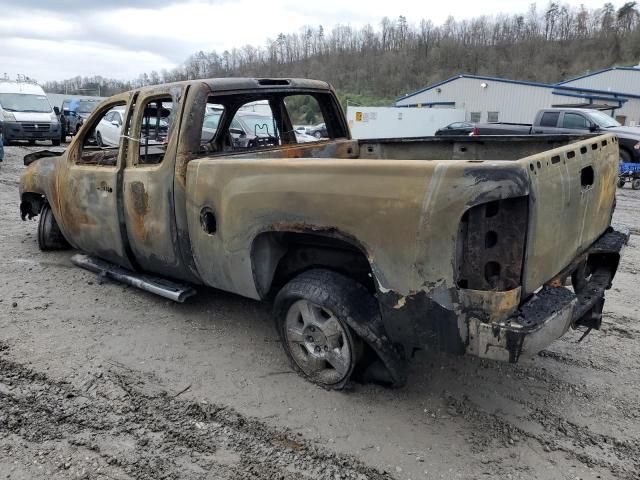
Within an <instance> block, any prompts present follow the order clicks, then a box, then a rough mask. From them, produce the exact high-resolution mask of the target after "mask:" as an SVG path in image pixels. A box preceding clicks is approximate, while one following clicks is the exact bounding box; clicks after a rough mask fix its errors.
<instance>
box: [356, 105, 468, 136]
mask: <svg viewBox="0 0 640 480" xmlns="http://www.w3.org/2000/svg"><path fill="white" fill-rule="evenodd" d="M464 116H465V112H464V110H462V109H457V108H447V109H444V108H394V107H355V106H353V105H349V106H348V107H347V121H348V122H349V128H350V130H351V136H352V137H353V138H357V139H367V138H398V137H402V138H409V137H428V136H431V135H433V134H435V133H436V130H437V129H439V128H441V127H444V126H445V125H449V124H450V123H453V122H461V121H463V120H464Z"/></svg>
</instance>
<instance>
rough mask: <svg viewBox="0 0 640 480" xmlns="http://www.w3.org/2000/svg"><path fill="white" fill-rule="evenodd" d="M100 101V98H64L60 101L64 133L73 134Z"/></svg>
mask: <svg viewBox="0 0 640 480" xmlns="http://www.w3.org/2000/svg"><path fill="white" fill-rule="evenodd" d="M100 102H101V100H95V99H82V100H77V99H70V98H67V99H65V100H64V101H63V102H62V115H63V118H64V125H63V128H64V130H65V132H66V135H75V134H76V133H77V132H78V130H80V127H81V126H82V123H83V122H84V121H85V120H86V118H87V117H88V116H89V114H90V113H91V112H93V110H94V109H95V108H96V106H98V105H99V104H100Z"/></svg>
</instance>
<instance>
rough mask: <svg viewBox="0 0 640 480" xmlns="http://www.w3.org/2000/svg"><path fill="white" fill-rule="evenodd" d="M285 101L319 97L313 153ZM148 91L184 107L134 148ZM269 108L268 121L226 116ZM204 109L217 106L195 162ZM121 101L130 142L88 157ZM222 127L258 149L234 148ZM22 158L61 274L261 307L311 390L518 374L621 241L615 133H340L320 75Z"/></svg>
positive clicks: (590, 310)
mask: <svg viewBox="0 0 640 480" xmlns="http://www.w3.org/2000/svg"><path fill="white" fill-rule="evenodd" d="M294 95H295V96H300V95H308V96H310V97H313V98H314V99H315V100H316V101H317V102H318V103H319V105H320V107H321V108H320V110H321V111H322V112H323V116H324V119H325V121H326V122H327V123H326V127H327V128H326V131H327V134H328V140H327V141H325V142H315V143H306V144H302V145H301V144H298V142H297V139H296V138H295V137H293V136H292V135H288V134H283V135H278V132H291V131H292V130H293V126H292V125H291V120H290V118H291V113H290V112H289V111H288V110H287V102H286V100H287V98H289V97H291V96H294ZM162 98H168V99H175V100H174V102H175V101H178V100H177V99H180V102H181V103H180V108H179V109H174V111H173V113H172V121H171V125H172V126H174V125H179V126H180V128H179V129H175V130H173V132H174V134H175V135H176V137H175V138H172V141H169V142H168V143H164V144H157V145H155V146H154V147H153V148H147V147H146V146H145V148H140V149H137V148H132V147H131V146H132V145H135V144H136V142H137V140H135V139H134V138H133V137H137V136H138V135H143V133H142V132H143V131H145V130H148V128H147V125H148V124H147V123H146V122H145V120H146V119H147V118H149V116H148V115H147V110H146V108H147V105H148V104H149V103H150V102H158V103H159V102H162V101H163V100H162ZM264 99H268V101H269V104H270V105H271V106H272V107H273V109H274V111H278V112H279V113H280V114H279V115H277V116H274V117H273V118H272V117H270V116H267V117H266V118H265V116H261V117H260V116H259V117H251V118H250V117H249V115H246V116H245V115H244V114H242V115H240V116H239V117H238V118H236V119H234V116H235V115H236V112H237V111H238V109H239V108H240V106H241V105H242V104H243V103H247V102H253V101H261V100H264ZM204 103H211V104H222V105H223V107H224V109H225V110H224V111H225V112H227V113H228V115H225V114H223V115H222V116H221V118H220V119H219V123H218V128H217V131H216V133H215V136H214V138H213V139H212V140H211V142H210V145H211V147H212V148H211V149H208V150H207V149H204V148H203V147H204V146H203V145H202V143H201V137H202V127H203V123H204V121H205V115H204V111H205V105H204ZM125 104H126V105H127V106H126V108H127V109H128V110H130V111H131V112H132V117H131V118H132V119H133V120H132V122H131V124H130V126H129V127H128V128H129V129H130V132H131V133H130V135H131V137H130V138H131V139H130V140H129V141H128V142H124V141H120V143H119V146H118V147H98V146H95V145H93V144H92V142H91V134H92V132H93V127H94V125H95V124H96V123H97V122H99V120H100V119H101V118H102V116H103V115H105V114H106V113H107V112H109V113H111V112H113V111H116V110H118V109H120V108H123V105H125ZM247 113H252V112H247ZM158 117H160V115H159V114H158ZM158 117H157V118H158ZM112 118H113V117H112ZM233 120H238V121H237V124H240V125H242V126H243V131H242V132H235V133H236V134H237V135H242V133H244V135H245V136H246V137H249V136H250V135H252V136H253V139H254V140H257V139H258V138H259V136H261V135H264V137H262V138H265V139H266V140H265V141H264V142H259V141H255V142H254V143H253V144H252V145H250V146H249V145H247V147H246V148H235V147H234V146H233V145H229V131H230V129H231V130H233V129H234V128H236V127H234V125H233ZM157 124H158V122H156V125H157ZM245 127H246V130H245V129H244V128H245ZM132 142H133V143H132ZM454 146H455V148H454ZM125 148H126V149H127V150H126V152H125V151H120V149H125ZM147 150H153V151H154V152H153V158H152V161H151V162H149V161H148V158H147ZM125 154H126V155H127V158H126V161H118V159H121V158H123V157H124V155H125ZM487 160H489V161H487ZM24 162H25V165H26V168H25V169H24V171H23V173H22V176H21V179H20V191H19V194H20V211H21V215H22V217H23V218H24V219H26V218H32V217H34V216H38V215H39V216H40V220H39V223H38V244H39V246H40V248H41V249H42V250H51V249H56V248H65V247H66V246H68V245H69V244H70V245H71V246H73V247H75V248H77V249H79V250H81V251H83V252H85V253H84V254H78V255H75V256H74V257H72V261H73V262H74V263H75V264H77V265H80V266H82V267H84V268H88V269H90V270H92V271H96V272H99V273H101V274H103V275H105V276H108V277H111V278H114V279H117V280H119V281H124V282H126V283H129V284H131V285H135V286H137V287H139V288H143V289H145V290H147V291H150V292H154V293H155V294H158V295H162V296H164V297H166V298H171V299H173V300H176V301H184V300H185V298H186V297H188V296H190V295H192V294H194V293H195V290H194V289H193V288H192V285H206V286H210V287H214V288H217V289H221V290H226V291H230V292H234V293H237V294H240V295H243V296H245V297H249V298H252V299H256V300H264V301H269V302H273V304H274V308H273V314H274V323H275V325H276V328H277V331H278V335H279V337H280V339H281V342H282V344H283V346H284V349H285V351H286V353H287V355H288V356H289V359H290V360H291V365H292V367H293V369H294V370H296V371H297V372H299V373H300V374H301V375H302V376H304V377H305V378H306V379H308V380H310V381H312V382H315V383H317V384H319V385H321V386H322V387H325V388H333V389H339V388H342V387H344V386H345V384H346V383H347V382H348V381H349V378H350V377H351V376H352V375H362V376H363V377H364V378H367V377H369V378H371V377H373V376H375V378H376V379H378V380H379V381H383V382H386V383H389V384H393V385H402V384H403V383H404V382H405V380H406V378H407V372H408V362H409V361H410V359H411V357H412V353H413V352H414V351H415V350H416V349H421V348H428V349H436V350H443V351H448V352H452V353H455V354H464V353H466V354H469V355H474V356H478V357H482V358H489V359H493V360H503V361H510V362H517V361H518V360H519V359H520V358H523V357H526V356H532V355H536V354H537V353H538V352H539V351H540V350H541V349H543V348H545V347H546V346H547V345H549V344H550V343H551V342H552V341H554V340H555V339H557V338H559V337H560V336H562V335H563V334H564V333H565V332H567V330H569V329H570V328H584V329H585V330H586V329H589V330H590V329H592V328H595V329H598V328H599V327H600V324H601V320H602V315H601V313H602V308H603V304H604V296H605V291H606V290H607V289H608V288H610V287H611V283H612V279H613V277H614V274H615V272H616V270H617V268H618V266H619V264H620V251H621V249H622V248H623V246H624V245H625V244H626V242H627V241H628V238H629V232H628V230H626V229H624V228H621V227H614V226H612V225H611V218H612V215H613V210H614V207H615V196H616V187H615V183H616V181H617V179H618V178H617V177H618V142H617V138H616V137H615V136H614V135H612V134H610V133H605V134H602V135H599V136H590V135H586V136H585V135H582V136H578V135H573V136H572V135H557V136H550V135H547V136H543V135H539V136H529V137H518V138H517V139H514V138H512V137H509V136H494V137H484V138H479V137H469V136H467V137H448V138H445V137H443V138H434V137H429V138H411V139H381V140H375V139H374V140H362V141H358V140H352V139H351V138H350V133H349V128H348V124H347V120H346V119H345V118H344V115H343V113H342V109H341V108H340V104H339V102H338V99H337V96H336V94H335V92H334V90H333V88H331V87H330V86H329V85H328V84H326V83H325V82H320V81H315V80H304V79H277V80H274V79H246V78H240V79H238V78H220V79H210V80H197V81H196V80H194V81H188V82H179V83H172V84H170V85H164V86H160V85H154V86H153V87H143V88H140V89H138V90H136V91H135V92H129V93H123V94H120V95H116V96H114V97H112V98H111V99H109V100H106V101H105V102H104V103H103V104H102V105H101V106H100V108H98V109H96V111H94V112H93V114H92V115H91V116H90V117H89V118H88V119H87V121H86V122H85V124H84V126H83V127H82V128H81V130H80V132H79V133H78V134H77V135H76V136H75V137H74V138H73V139H72V141H71V143H70V144H69V146H68V148H67V149H66V151H65V152H64V153H62V154H61V155H57V154H56V153H54V152H50V151H47V152H37V153H32V154H29V155H27V156H25V159H24ZM150 164H153V168H148V166H149V165H150ZM105 165H108V166H109V167H108V168H105ZM145 167H147V168H145ZM169 279H171V280H169ZM567 282H570V283H572V285H573V288H567V287H565V285H566V284H567ZM206 292H207V291H206V290H205V294H206ZM105 301H107V302H108V301H109V299H108V298H105ZM512 381H513V383H514V384H517V383H518V380H517V379H512Z"/></svg>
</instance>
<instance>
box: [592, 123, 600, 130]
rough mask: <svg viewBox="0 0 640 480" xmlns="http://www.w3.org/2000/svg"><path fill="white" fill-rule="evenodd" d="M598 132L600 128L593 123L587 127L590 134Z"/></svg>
mask: <svg viewBox="0 0 640 480" xmlns="http://www.w3.org/2000/svg"><path fill="white" fill-rule="evenodd" d="M598 130H600V127H599V126H598V125H596V124H595V123H592V124H591V125H589V131H590V132H597V131H598Z"/></svg>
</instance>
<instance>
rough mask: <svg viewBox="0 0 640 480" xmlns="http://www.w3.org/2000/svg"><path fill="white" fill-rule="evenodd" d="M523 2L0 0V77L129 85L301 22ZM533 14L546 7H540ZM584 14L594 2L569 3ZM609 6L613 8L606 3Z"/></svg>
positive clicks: (440, 16)
mask: <svg viewBox="0 0 640 480" xmlns="http://www.w3.org/2000/svg"><path fill="white" fill-rule="evenodd" d="M530 3H532V0H490V1H478V0H456V1H455V2H442V1H439V2H425V1H420V0H414V1H408V0H394V1H389V0H385V1H376V0H260V1H256V0H252V1H250V0H209V1H206V0H205V1H202V0H196V1H189V2H177V1H175V0H141V1H126V0H100V1H95V0H56V1H52V0H20V1H18V0H10V1H7V0H0V12H1V13H0V75H2V74H3V73H7V74H9V76H10V77H12V78H14V77H15V75H16V74H24V75H27V76H29V77H32V78H36V79H38V80H39V81H46V80H62V79H65V78H70V77H73V76H76V75H82V76H84V75H102V76H104V77H110V78H119V79H124V80H127V79H134V78H136V77H137V76H138V75H139V74H140V73H143V72H150V71H151V70H161V69H162V68H167V69H169V68H172V67H175V66H176V65H178V64H180V63H182V62H183V61H184V60H185V59H186V58H187V57H188V56H189V55H190V54H191V53H194V52H196V51H198V50H204V51H210V50H218V51H222V50H224V49H230V48H232V47H241V46H243V45H246V44H252V45H260V46H263V45H265V41H266V39H267V38H275V37H276V36H277V35H278V33H280V32H284V33H289V32H297V31H299V30H300V28H301V27H303V26H304V25H313V26H317V25H323V26H324V27H325V30H329V29H330V28H331V27H332V26H334V25H336V24H350V25H352V26H354V27H359V26H361V25H364V24H366V23H371V24H372V25H374V26H375V27H377V26H378V24H379V22H380V19H381V18H382V17H384V16H388V17H390V18H397V17H398V16H399V15H405V16H406V17H407V19H408V20H409V22H410V23H417V22H418V21H419V20H420V19H421V18H430V19H431V20H432V21H433V22H434V23H436V24H440V23H442V22H443V21H444V20H445V19H446V18H447V16H449V15H453V16H454V17H455V18H456V19H463V18H471V17H474V16H480V15H492V14H496V13H516V12H523V13H524V12H526V10H527V9H528V7H529V4H530ZM538 3H539V8H543V7H544V6H546V5H547V3H548V2H546V1H541V2H538ZM569 3H571V4H576V5H578V4H580V3H582V4H584V5H585V6H587V7H589V8H598V7H600V6H602V4H603V3H604V0H598V1H593V0H583V1H572V2H569ZM614 4H615V5H616V6H617V5H618V4H620V2H614Z"/></svg>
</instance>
